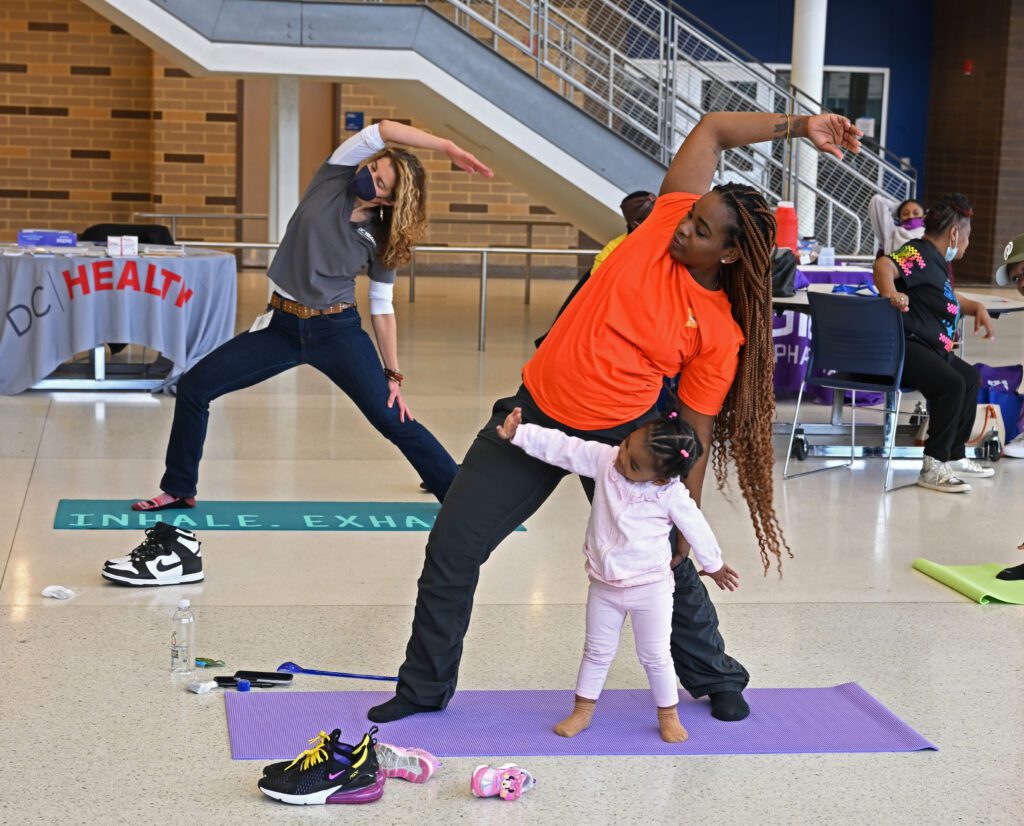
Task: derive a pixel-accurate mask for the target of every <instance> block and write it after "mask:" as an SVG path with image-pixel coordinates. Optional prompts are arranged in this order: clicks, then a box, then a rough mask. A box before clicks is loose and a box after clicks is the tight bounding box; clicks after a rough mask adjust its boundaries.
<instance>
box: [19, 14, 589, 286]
mask: <svg viewBox="0 0 1024 826" xmlns="http://www.w3.org/2000/svg"><path fill="white" fill-rule="evenodd" d="M0 33H2V37H0V241H10V240H13V239H14V237H15V236H16V233H17V230H18V229H19V228H23V227H27V226H41V227H55V228H67V229H73V230H77V231H79V232H80V231H81V230H83V229H84V228H85V227H87V226H89V225H90V224H94V223H101V222H108V221H115V222H129V221H131V220H132V218H131V216H132V213H133V212H136V211H138V212H161V211H189V212H222V213H227V212H236V211H239V209H240V197H239V196H240V193H239V192H238V179H239V176H238V169H237V168H236V167H237V164H238V162H239V157H240V155H239V147H238V145H237V144H238V134H239V129H238V111H237V109H238V105H239V104H238V102H239V100H240V93H239V81H238V80H237V79H235V78H225V77H214V78H193V77H190V76H189V75H188V73H187V72H185V71H184V70H182V69H180V68H178V67H176V66H174V65H173V64H171V63H169V62H168V61H167V60H166V59H165V58H163V57H162V56H160V55H158V54H155V53H154V52H152V51H151V50H150V49H149V48H148V47H147V46H145V45H144V44H142V43H140V42H139V41H137V40H135V39H134V38H132V37H131V36H129V35H127V34H126V33H125V32H123V31H122V30H121V29H119V28H118V27H117V26H114V25H112V24H111V23H110V22H109V21H107V20H106V19H105V18H103V17H102V16H100V15H98V14H96V13H95V12H93V11H92V10H91V9H89V8H88V7H86V6H85V5H84V4H82V3H80V2H78V0H31V2H30V0H3V3H0ZM524 37H526V39H528V36H527V35H526V33H525V32H524ZM503 53H505V54H506V56H507V57H508V58H509V59H510V60H513V61H515V62H516V63H518V64H520V65H524V66H525V65H527V64H528V63H529V56H528V55H525V54H523V53H522V52H520V51H517V50H516V49H514V48H513V47H511V46H505V47H503ZM544 80H545V81H546V82H548V83H549V84H551V85H553V86H554V85H557V80H556V79H555V78H554V77H550V76H548V77H545V78H544ZM340 102H341V105H340V111H339V117H340V118H341V119H342V124H340V125H339V130H338V131H339V132H340V134H341V137H342V138H345V137H347V136H348V135H350V134H351V133H348V132H345V131H344V129H343V118H344V112H345V111H346V110H355V111H362V112H364V113H365V117H366V123H373V122H374V121H375V120H379V119H381V118H394V119H398V120H406V121H407V122H408V119H407V117H406V114H405V113H403V112H400V111H397V110H396V109H394V108H393V107H391V106H389V105H388V103H387V101H386V99H384V98H382V97H379V96H377V95H376V94H374V90H373V89H372V88H371V87H369V86H366V85H361V84H350V83H346V84H341V89H340ZM414 125H417V124H415V123H414ZM307 128H312V127H307ZM418 154H419V155H420V157H421V159H422V160H423V162H424V165H425V167H426V169H427V172H428V181H429V183H428V186H429V194H430V201H429V205H428V209H429V212H430V216H431V218H432V223H431V230H430V235H429V237H428V239H427V240H428V242H429V243H434V244H445V245H449V246H456V245H461V246H487V245H491V246H495V245H509V246H525V245H526V244H527V240H528V238H527V230H526V227H525V226H523V225H522V224H511V223H509V222H511V221H515V220H519V221H523V220H525V221H531V222H535V223H536V224H538V225H537V226H534V227H533V228H532V230H530V232H531V236H530V238H529V242H530V243H531V244H532V245H533V246H535V247H543V246H549V247H555V248H566V247H573V246H577V245H579V244H580V243H581V238H580V235H579V233H578V230H577V229H576V228H575V227H572V226H568V225H566V222H565V220H564V219H563V218H561V217H560V216H558V215H556V214H554V213H553V212H552V211H551V210H550V209H548V207H547V206H546V205H545V204H542V203H538V202H537V201H535V200H534V199H532V198H531V197H530V196H529V195H528V194H526V193H525V192H523V191H522V190H521V189H520V188H518V187H516V186H515V184H514V183H513V182H512V181H510V180H508V179H506V178H503V177H502V176H501V174H500V170H499V174H498V175H497V176H496V177H495V178H494V179H492V180H490V181H485V180H484V179H481V178H479V177H474V178H473V179H470V178H468V176H466V174H465V173H464V172H461V171H459V170H456V169H454V168H453V167H452V164H451V162H450V161H449V160H448V158H447V156H445V155H443V154H442V153H435V152H420V153H418ZM446 220H452V221H456V222H458V223H446V222H445V221H446ZM494 221H496V222H498V223H491V222H494ZM163 222H164V223H167V221H166V220H165V221H163ZM464 222H468V223H464ZM235 232H236V228H235V226H234V224H233V223H230V222H223V221H221V222H215V221H208V222H207V221H182V222H179V227H178V236H179V237H180V238H186V239H188V238H193V239H196V238H204V239H207V240H227V239H232V238H234V237H235ZM582 240H583V241H584V243H588V242H587V240H586V239H582ZM478 260H479V259H478V256H454V255H453V256H442V255H433V256H430V257H429V258H427V257H424V260H422V261H418V262H417V263H418V265H422V266H423V267H424V268H427V269H430V268H433V266H432V265H434V266H440V267H448V268H454V269H466V270H467V271H475V270H476V268H477V267H478ZM587 263H589V262H587ZM492 264H493V265H494V267H495V269H496V271H497V272H500V271H501V270H502V269H503V268H507V269H508V270H509V271H518V270H521V269H522V267H523V265H524V259H523V258H522V257H513V256H506V257H500V256H495V257H494V258H493V259H492ZM533 264H534V267H535V268H536V269H537V270H538V271H539V273H544V272H545V270H547V271H548V274H559V275H568V274H572V273H574V272H575V265H576V262H575V259H572V258H568V257H555V256H550V257H547V258H543V257H539V256H538V257H537V258H535V259H534V262H533ZM555 270H557V272H554V271H555Z"/></svg>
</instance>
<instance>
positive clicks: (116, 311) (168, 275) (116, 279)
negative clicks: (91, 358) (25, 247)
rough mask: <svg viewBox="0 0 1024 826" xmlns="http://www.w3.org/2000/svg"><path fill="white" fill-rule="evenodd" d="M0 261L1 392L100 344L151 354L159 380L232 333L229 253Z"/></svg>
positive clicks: (9, 257)
mask: <svg viewBox="0 0 1024 826" xmlns="http://www.w3.org/2000/svg"><path fill="white" fill-rule="evenodd" d="M77 253H78V251H76V254H72V255H69V256H66V255H60V254H55V255H28V254H24V255H13V254H7V253H5V254H4V255H3V256H2V257H0V311H2V312H3V318H2V321H0V393H2V394H4V395H12V394H15V393H20V392H22V391H23V390H26V389H28V388H30V387H32V386H33V385H34V384H36V383H37V382H39V381H40V380H41V379H43V378H45V377H46V376H48V375H49V374H50V373H52V372H53V371H54V370H55V369H56V368H57V367H58V366H59V365H60V364H62V363H63V362H65V361H67V360H68V359H70V358H72V357H73V356H74V355H75V354H76V353H81V352H84V351H87V350H91V349H93V348H95V347H97V346H101V345H102V344H104V343H105V342H124V343H128V344H141V345H144V346H146V347H150V348H152V349H154V350H158V351H159V352H160V353H161V354H162V355H163V356H164V357H165V358H166V359H168V360H169V361H170V362H172V364H173V367H172V368H171V370H170V372H169V374H168V375H167V377H166V380H165V385H172V384H173V383H175V382H176V381H177V378H178V377H179V376H180V375H181V373H183V372H184V371H185V370H188V369H189V368H190V367H192V365H194V364H195V363H196V362H197V361H199V359H201V358H202V357H203V356H204V355H206V354H207V353H208V352H210V351H211V350H212V349H214V348H215V347H217V346H219V345H220V344H222V343H223V342H224V341H226V340H227V339H229V338H230V337H231V336H232V334H233V333H234V324H235V302H236V292H237V279H236V273H235V257H234V256H233V255H230V254H226V253H220V252H213V251H205V250H202V251H200V250H191V249H190V250H188V251H187V253H186V254H185V255H145V254H144V255H141V256H136V257H113V258H111V257H107V256H105V255H99V256H98V255H96V254H95V253H93V254H91V255H84V254H77Z"/></svg>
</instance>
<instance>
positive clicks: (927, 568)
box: [914, 559, 1024, 605]
mask: <svg viewBox="0 0 1024 826" xmlns="http://www.w3.org/2000/svg"><path fill="white" fill-rule="evenodd" d="M1009 567H1010V565H1008V564H1007V565H1000V564H999V563H998V562H992V563H989V564H988V565H940V564H939V563H938V562H932V561H930V560H927V559H915V560H914V568H915V569H917V570H918V571H920V572H921V573H922V574H927V575H928V576H930V577H931V578H932V579H937V580H938V581H939V582H941V583H942V584H943V585H948V586H949V587H950V588H952V589H953V590H954V591H959V592H960V593H961V594H963V595H964V596H965V597H967V598H968V599H973V600H974V601H975V602H980V603H981V604H982V605H985V604H987V603H989V602H1007V603H1010V604H1011V605H1024V580H1017V581H1016V582H1004V581H1003V580H1001V579H996V574H998V573H999V572H1000V571H1002V570H1004V569H1005V568H1009Z"/></svg>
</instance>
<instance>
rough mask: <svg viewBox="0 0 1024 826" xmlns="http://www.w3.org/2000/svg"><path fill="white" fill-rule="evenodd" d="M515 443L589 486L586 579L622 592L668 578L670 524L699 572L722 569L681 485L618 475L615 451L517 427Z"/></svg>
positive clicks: (534, 427)
mask: <svg viewBox="0 0 1024 826" xmlns="http://www.w3.org/2000/svg"><path fill="white" fill-rule="evenodd" d="M512 444H514V445H515V446H516V447H519V448H522V449H523V450H524V451H525V452H526V453H528V454H529V455H530V456H533V457H534V458H536V459H540V460H541V461H542V462H547V463H548V464H549V465H555V466H556V467H560V468H564V469H565V470H568V471H571V472H573V473H578V474H579V475H580V476H586V477H589V478H591V479H593V480H594V483H595V491H594V504H593V507H592V508H591V511H590V520H589V521H588V522H587V536H586V542H585V544H584V546H583V553H584V554H585V555H586V557H587V563H586V570H587V574H588V575H589V576H590V577H591V578H592V579H596V580H597V581H599V582H603V583H605V584H607V585H614V586H617V587H622V588H629V587H632V586H635V585H647V584H648V583H651V582H657V581H658V580H660V579H663V578H666V577H669V578H671V576H672V571H671V567H670V562H671V561H672V548H671V543H670V542H669V534H670V532H671V530H672V526H673V525H675V526H676V527H677V528H678V529H679V530H680V531H681V532H682V534H683V536H685V537H686V539H687V540H688V541H689V543H690V547H691V548H692V553H693V555H694V556H695V557H696V558H697V561H698V562H699V563H700V566H701V568H703V569H704V570H705V571H707V572H708V573H714V572H715V571H717V570H718V569H719V568H721V567H722V551H721V549H720V548H719V547H718V542H717V541H716V540H715V535H714V534H713V533H712V532H711V526H710V525H709V524H708V522H707V520H706V519H705V518H704V515H703V514H702V513H701V512H700V509H699V508H698V507H697V505H696V504H694V501H693V500H692V499H691V498H690V493H689V491H687V489H686V486H685V485H684V484H683V483H682V482H680V481H679V480H678V479H673V480H672V481H670V482H669V483H668V484H667V485H661V486H659V485H655V484H653V483H652V482H631V481H629V479H627V478H626V477H625V476H623V475H621V474H620V473H619V472H618V471H617V470H615V456H616V454H617V453H618V452H619V448H618V447H617V446H616V447H612V446H611V445H605V444H601V443H600V442H588V441H585V440H583V439H577V438H576V437H574V436H566V435H565V434H564V433H562V432H561V431H559V430H552V429H550V428H546V427H539V426H537V425H532V424H521V425H519V427H518V428H517V429H516V435H515V436H514V437H513V438H512Z"/></svg>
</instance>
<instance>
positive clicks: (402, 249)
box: [367, 147, 427, 269]
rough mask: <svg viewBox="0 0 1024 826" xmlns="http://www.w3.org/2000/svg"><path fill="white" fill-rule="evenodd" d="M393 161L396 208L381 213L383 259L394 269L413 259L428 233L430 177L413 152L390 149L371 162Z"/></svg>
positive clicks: (384, 262) (386, 209) (383, 210)
mask: <svg viewBox="0 0 1024 826" xmlns="http://www.w3.org/2000/svg"><path fill="white" fill-rule="evenodd" d="M378 158H389V159H390V160H391V163H392V164H393V165H394V168H395V191H394V192H393V193H392V195H391V200H392V202H393V205H392V206H385V207H384V208H383V209H382V210H381V217H382V224H383V228H384V238H385V239H386V240H385V242H384V244H383V245H382V249H381V252H380V260H381V262H382V263H383V264H384V266H385V267H387V268H388V269H394V268H395V267H398V266H400V265H402V264H404V263H405V262H406V261H408V260H409V259H410V258H411V257H412V248H413V247H414V246H415V245H416V244H417V242H419V240H420V239H421V238H423V236H424V235H426V233H427V187H426V183H427V174H426V172H424V170H423V164H421V163H420V159H419V158H417V157H416V156H415V155H413V154H412V152H408V151H406V150H405V149H397V148H394V147H388V148H387V149H384V150H382V151H380V152H378V153H377V154H376V155H374V156H373V157H372V158H370V159H369V160H368V161H367V163H368V164H369V163H372V162H373V161H375V160H377V159H378Z"/></svg>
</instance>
